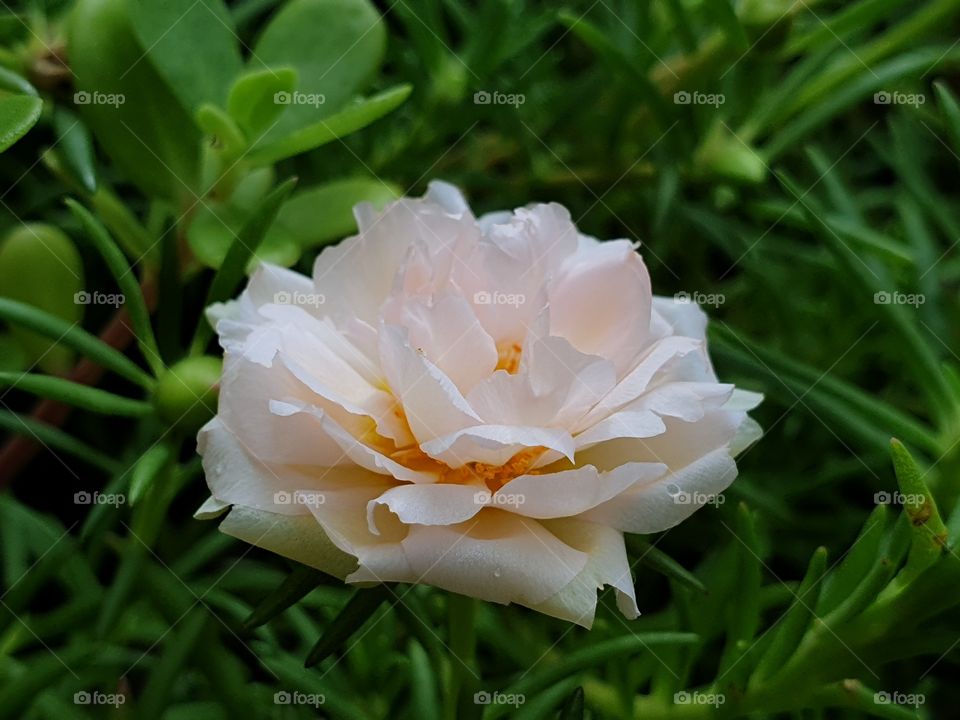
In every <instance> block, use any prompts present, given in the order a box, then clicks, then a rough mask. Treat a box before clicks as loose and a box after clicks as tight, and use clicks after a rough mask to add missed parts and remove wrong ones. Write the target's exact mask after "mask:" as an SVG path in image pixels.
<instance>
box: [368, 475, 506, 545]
mask: <svg viewBox="0 0 960 720" xmlns="http://www.w3.org/2000/svg"><path fill="white" fill-rule="evenodd" d="M489 496H490V493H489V492H488V491H487V489H486V487H485V486H484V485H483V484H477V485H452V484H435V485H397V486H396V487H392V488H390V489H389V490H387V491H386V492H384V493H383V495H381V496H380V497H378V498H375V499H374V500H371V501H370V502H369V503H368V504H367V524H368V526H369V528H370V532H372V533H374V534H375V535H379V534H380V531H379V530H378V529H377V526H376V516H375V510H376V508H377V506H378V505H383V506H386V507H387V508H389V509H390V511H391V512H392V513H394V514H395V515H396V516H397V517H398V518H400V521H401V522H402V523H404V524H406V525H454V524H456V523H462V522H464V521H466V520H469V519H470V518H472V517H473V516H474V515H476V514H477V513H478V512H480V511H481V510H482V509H483V508H484V507H485V506H486V505H487V504H488V501H489Z"/></svg>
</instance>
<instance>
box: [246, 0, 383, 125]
mask: <svg viewBox="0 0 960 720" xmlns="http://www.w3.org/2000/svg"><path fill="white" fill-rule="evenodd" d="M386 41H387V38H386V30H385V29H384V25H383V21H382V20H381V18H380V15H379V14H378V13H377V10H376V8H374V6H373V4H372V3H370V2H368V0H293V1H292V2H290V3H288V4H287V5H285V6H284V7H283V8H282V9H281V10H280V12H278V13H277V14H276V15H275V16H274V18H273V20H272V21H271V22H270V24H269V25H267V27H266V29H265V30H264V32H263V34H262V35H261V36H260V38H259V40H258V41H257V43H256V45H255V47H254V49H253V63H255V64H254V65H253V67H254V68H255V69H259V68H261V67H263V66H262V65H261V63H263V64H265V65H267V66H268V67H280V66H290V67H293V68H295V69H296V71H297V74H298V76H299V78H300V83H299V86H298V87H297V89H296V91H297V93H300V95H299V96H298V97H291V98H290V102H289V104H288V106H287V108H286V110H285V111H284V113H283V115H281V116H280V120H279V122H278V123H277V125H276V127H274V128H273V130H272V131H271V132H270V133H269V136H270V137H271V138H276V137H281V136H283V135H284V134H286V133H288V132H290V131H291V130H295V129H297V128H301V127H304V126H305V125H310V124H312V123H315V122H316V121H317V120H320V119H322V118H325V117H328V116H329V115H332V114H333V113H335V112H337V111H338V110H339V109H340V108H341V107H343V105H344V104H346V103H347V101H348V100H350V99H351V98H353V97H354V96H355V95H357V94H359V92H360V91H361V90H362V89H363V88H364V86H365V85H366V84H367V83H368V82H369V81H370V80H371V78H372V77H373V76H374V74H375V73H376V72H377V70H378V69H379V67H380V63H381V62H382V61H383V55H384V52H385V50H386Z"/></svg>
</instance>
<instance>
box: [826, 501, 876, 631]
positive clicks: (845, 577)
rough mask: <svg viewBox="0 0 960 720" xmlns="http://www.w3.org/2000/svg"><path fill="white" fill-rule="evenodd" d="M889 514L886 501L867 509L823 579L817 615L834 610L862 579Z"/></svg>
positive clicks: (872, 558) (868, 568)
mask: <svg viewBox="0 0 960 720" xmlns="http://www.w3.org/2000/svg"><path fill="white" fill-rule="evenodd" d="M889 517H890V511H889V510H888V508H887V506H886V505H877V507H876V508H874V510H873V512H871V513H870V515H869V517H868V518H867V520H866V522H865V523H864V524H863V528H862V529H861V530H860V533H859V534H858V535H857V539H856V540H854V542H853V544H852V545H851V546H850V550H849V551H848V552H847V554H846V555H845V556H844V557H843V560H842V562H841V563H840V566H839V567H838V568H837V569H836V570H835V571H833V572H831V573H830V575H829V577H827V578H826V580H825V581H824V584H823V590H822V592H821V594H820V597H819V598H818V599H817V605H816V615H817V616H823V615H825V614H827V613H829V612H831V611H832V610H834V609H835V608H836V607H837V606H838V605H840V603H841V602H843V600H844V598H846V597H847V596H848V595H850V593H852V592H853V590H854V589H855V588H856V587H857V586H858V585H859V584H860V583H861V582H863V579H864V578H865V577H866V575H867V573H868V572H870V568H871V566H872V565H873V563H874V560H875V559H876V557H877V556H878V555H879V554H880V549H881V545H882V543H883V539H884V531H885V529H886V526H887V522H888V520H889Z"/></svg>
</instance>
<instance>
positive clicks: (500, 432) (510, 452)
mask: <svg viewBox="0 0 960 720" xmlns="http://www.w3.org/2000/svg"><path fill="white" fill-rule="evenodd" d="M536 447H545V448H550V449H552V450H554V451H556V452H557V453H559V454H560V455H563V456H565V457H567V458H569V459H570V460H571V461H572V460H573V452H574V441H573V438H572V437H570V434H569V433H568V432H567V431H566V430H560V429H558V428H545V427H524V426H516V425H477V426H475V427H470V428H465V429H463V430H458V431H457V432H454V433H450V434H449V435H445V436H443V437H439V438H436V439H434V440H430V441H428V442H425V443H422V444H421V445H420V449H421V450H423V452H425V453H426V454H427V455H429V456H430V457H432V458H435V459H437V460H439V461H440V462H442V463H444V464H445V465H448V466H449V467H452V468H459V467H462V466H464V465H466V464H467V463H470V462H480V463H484V464H487V465H504V464H505V463H506V462H507V461H508V460H509V459H510V458H512V457H513V456H514V455H516V454H517V453H519V452H522V451H523V450H527V449H529V448H536Z"/></svg>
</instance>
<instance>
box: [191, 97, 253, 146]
mask: <svg viewBox="0 0 960 720" xmlns="http://www.w3.org/2000/svg"><path fill="white" fill-rule="evenodd" d="M197 125H199V126H200V129H201V130H203V132H205V133H206V134H207V135H210V136H211V137H213V138H214V139H215V141H216V143H217V146H218V147H222V148H223V149H224V150H225V151H226V152H227V153H230V154H232V155H234V156H237V155H240V154H241V153H242V152H243V151H244V149H246V146H247V139H246V137H244V135H243V131H242V130H241V129H240V127H239V126H238V125H237V123H236V122H234V120H233V118H232V117H230V116H229V115H228V114H227V113H226V112H224V111H223V110H221V109H220V108H219V107H217V106H216V105H213V104H212V103H206V104H204V105H201V106H200V109H199V110H197Z"/></svg>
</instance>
